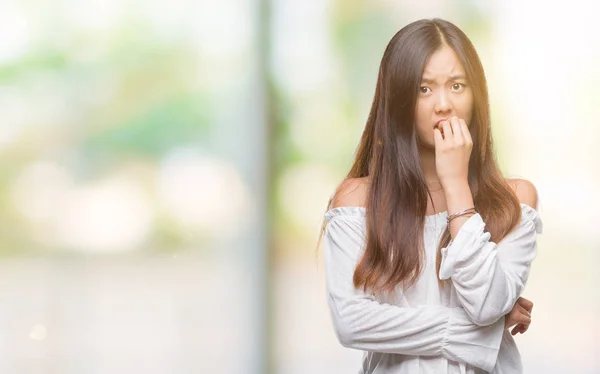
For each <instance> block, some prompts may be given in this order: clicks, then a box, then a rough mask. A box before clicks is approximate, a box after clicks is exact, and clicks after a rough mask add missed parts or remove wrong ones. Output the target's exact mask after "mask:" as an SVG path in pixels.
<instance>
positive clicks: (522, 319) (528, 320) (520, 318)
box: [515, 313, 531, 323]
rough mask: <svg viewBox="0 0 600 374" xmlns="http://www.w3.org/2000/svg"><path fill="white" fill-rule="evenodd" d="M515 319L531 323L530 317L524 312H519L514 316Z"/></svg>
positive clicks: (519, 321)
mask: <svg viewBox="0 0 600 374" xmlns="http://www.w3.org/2000/svg"><path fill="white" fill-rule="evenodd" d="M515 321H516V322H517V323H531V317H529V316H527V315H526V314H523V313H519V314H518V315H517V316H516V317H515Z"/></svg>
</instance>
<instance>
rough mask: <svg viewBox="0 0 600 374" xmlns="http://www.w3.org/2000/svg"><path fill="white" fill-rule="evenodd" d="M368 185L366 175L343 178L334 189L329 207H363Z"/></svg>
mask: <svg viewBox="0 0 600 374" xmlns="http://www.w3.org/2000/svg"><path fill="white" fill-rule="evenodd" d="M368 187H369V179H368V177H364V178H348V179H345V180H344V181H343V182H342V183H340V185H339V186H338V187H337V189H336V190H335V194H334V195H333V198H332V200H331V204H330V208H337V207H342V206H358V207H364V206H365V203H366V201H367V193H368V191H369V190H368Z"/></svg>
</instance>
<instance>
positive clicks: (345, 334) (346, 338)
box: [334, 319, 357, 348]
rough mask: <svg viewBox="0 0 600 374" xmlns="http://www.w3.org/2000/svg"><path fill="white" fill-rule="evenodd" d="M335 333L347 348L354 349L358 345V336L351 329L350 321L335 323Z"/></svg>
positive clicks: (339, 320) (337, 321) (336, 321)
mask: <svg viewBox="0 0 600 374" xmlns="http://www.w3.org/2000/svg"><path fill="white" fill-rule="evenodd" d="M334 331H335V335H336V337H337V340H338V341H339V342H340V344H341V345H342V346H344V347H346V348H354V347H355V346H356V344H357V335H356V333H355V332H354V331H353V329H352V328H351V327H350V325H349V323H348V321H344V320H342V319H337V320H335V321H334Z"/></svg>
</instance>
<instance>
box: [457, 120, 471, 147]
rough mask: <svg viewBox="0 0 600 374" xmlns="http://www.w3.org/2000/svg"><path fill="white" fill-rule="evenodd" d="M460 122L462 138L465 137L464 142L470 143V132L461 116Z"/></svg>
mask: <svg viewBox="0 0 600 374" xmlns="http://www.w3.org/2000/svg"><path fill="white" fill-rule="evenodd" d="M460 124H461V127H462V134H463V138H464V139H465V142H466V143H468V144H471V145H472V144H473V139H472V138H471V132H470V131H469V127H468V126H467V123H466V122H465V121H464V120H463V119H462V118H461V119H460Z"/></svg>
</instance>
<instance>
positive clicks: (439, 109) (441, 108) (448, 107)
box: [434, 90, 452, 114]
mask: <svg viewBox="0 0 600 374" xmlns="http://www.w3.org/2000/svg"><path fill="white" fill-rule="evenodd" d="M434 110H435V112H436V113H437V114H447V113H450V112H451V111H452V104H451V103H450V100H449V99H448V95H446V93H445V92H444V91H443V90H442V91H440V92H439V93H438V95H437V100H436V102H435V106H434Z"/></svg>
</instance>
